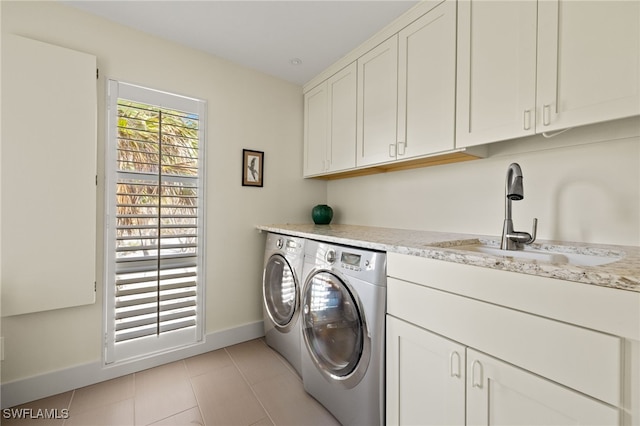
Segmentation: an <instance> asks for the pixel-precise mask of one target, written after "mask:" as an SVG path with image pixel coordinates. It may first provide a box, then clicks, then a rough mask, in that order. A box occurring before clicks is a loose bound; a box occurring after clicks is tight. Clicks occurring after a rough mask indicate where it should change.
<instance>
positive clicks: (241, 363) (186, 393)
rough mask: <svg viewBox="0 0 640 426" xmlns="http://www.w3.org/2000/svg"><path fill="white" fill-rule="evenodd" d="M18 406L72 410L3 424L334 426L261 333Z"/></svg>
mask: <svg viewBox="0 0 640 426" xmlns="http://www.w3.org/2000/svg"><path fill="white" fill-rule="evenodd" d="M17 408H27V409H29V408H31V409H32V411H31V413H32V414H33V416H34V417H36V414H37V410H38V409H43V410H44V409H48V410H52V409H58V413H62V410H63V409H67V410H69V411H68V413H69V417H68V418H67V419H58V420H56V419H53V420H47V419H42V418H39V419H20V420H18V419H4V418H3V419H1V421H2V425H3V426H26V425H34V426H48V425H60V426H124V425H155V426H182V425H184V426H187V425H189V426H194V425H223V426H227V425H228V426H235V425H246V426H249V425H255V426H267V425H275V426H279V425H292V426H313V425H322V426H332V425H339V423H338V421H337V420H336V419H335V418H334V417H333V416H332V415H331V414H330V413H329V412H328V411H327V410H325V409H324V407H323V406H322V405H320V404H319V403H318V402H317V401H316V400H315V399H313V398H312V397H311V396H309V395H308V394H307V393H305V391H304V388H303V386H302V380H301V379H300V377H299V376H298V375H297V374H296V373H295V372H294V370H293V369H292V367H291V366H290V365H289V364H288V363H287V361H286V360H285V359H284V358H282V357H281V356H280V355H279V354H278V353H277V352H275V351H273V350H272V349H271V348H270V347H268V346H267V345H266V343H265V342H264V339H256V340H251V341H249V342H245V343H241V344H238V345H234V346H230V347H227V348H224V349H220V350H217V351H213V352H208V353H205V354H202V355H198V356H195V357H192V358H187V359H185V360H182V361H176V362H173V363H170V364H166V365H162V366H160V367H156V368H152V369H149V370H145V371H141V372H139V373H135V374H130V375H128V376H124V377H120V378H117V379H113V380H109V381H106V382H102V383H98V384H95V385H92V386H87V387H85V388H81V389H76V390H74V391H70V392H66V393H63V394H60V395H55V396H52V397H50V398H46V399H42V400H38V401H33V402H31V403H28V404H25V405H22V406H20V407H17Z"/></svg>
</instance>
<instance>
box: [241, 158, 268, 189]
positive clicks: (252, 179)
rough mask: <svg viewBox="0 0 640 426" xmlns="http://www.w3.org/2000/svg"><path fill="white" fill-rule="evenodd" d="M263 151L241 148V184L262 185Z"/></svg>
mask: <svg viewBox="0 0 640 426" xmlns="http://www.w3.org/2000/svg"><path fill="white" fill-rule="evenodd" d="M263 177H264V152H263V151H255V150H252V149H243V150H242V186H257V187H262V186H263V185H264V181H263Z"/></svg>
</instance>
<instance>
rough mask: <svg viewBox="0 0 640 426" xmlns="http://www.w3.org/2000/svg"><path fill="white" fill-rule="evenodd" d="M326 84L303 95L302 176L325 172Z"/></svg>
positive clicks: (326, 133)
mask: <svg viewBox="0 0 640 426" xmlns="http://www.w3.org/2000/svg"><path fill="white" fill-rule="evenodd" d="M327 102H328V101H327V82H326V81H325V82H323V83H321V84H319V85H318V86H316V87H314V88H313V89H311V90H310V91H308V92H307V93H305V94H304V172H303V173H304V175H305V176H313V175H316V174H319V173H323V172H325V171H326V170H327V169H328V167H327V135H328V131H329V120H328V116H327V113H328V103H327Z"/></svg>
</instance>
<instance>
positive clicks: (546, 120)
mask: <svg viewBox="0 0 640 426" xmlns="http://www.w3.org/2000/svg"><path fill="white" fill-rule="evenodd" d="M542 124H543V125H544V126H548V125H549V124H551V105H549V104H546V105H544V106H543V107H542Z"/></svg>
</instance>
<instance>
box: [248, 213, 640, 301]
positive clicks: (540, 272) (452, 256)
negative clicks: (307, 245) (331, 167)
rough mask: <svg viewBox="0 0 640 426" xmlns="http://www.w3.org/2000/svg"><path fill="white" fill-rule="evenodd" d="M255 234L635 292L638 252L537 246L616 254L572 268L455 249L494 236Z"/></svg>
mask: <svg viewBox="0 0 640 426" xmlns="http://www.w3.org/2000/svg"><path fill="white" fill-rule="evenodd" d="M256 228H257V229H258V230H260V231H265V232H274V233H278V234H284V235H290V236H294V237H301V238H307V239H312V240H317V241H324V242H329V243H334V244H341V245H346V246H352V247H360V248H366V249H371V250H377V251H385V252H393V253H400V254H407V255H411V256H419V257H426V258H430V259H436V260H442V261H445V262H454V263H460V264H465V265H472V266H478V267H484V268H491V269H498V270H503V271H510V272H517V273H522V274H529V275H536V276H541V277H547V278H555V279H560V280H565V281H573V282H578V283H583V284H591V285H597V286H601V287H609V288H614V289H618V290H626V291H632V292H640V269H639V268H638V266H636V265H640V247H635V246H615V245H604V244H585V243H575V242H559V241H541V243H545V244H549V245H557V244H564V245H571V246H575V247H577V248H586V247H592V248H597V249H602V250H612V251H618V252H620V251H622V252H624V254H625V256H624V257H623V259H622V260H620V261H617V262H614V263H610V264H607V265H602V266H574V265H567V264H562V265H559V264H554V263H548V262H539V261H536V260H528V259H517V258H512V257H504V256H496V255H489V254H484V253H478V252H469V251H464V250H461V249H458V248H456V247H458V246H462V245H465V244H471V243H473V242H477V241H478V240H492V241H494V240H497V238H498V237H496V236H487V235H474V234H461V233H444V232H432V231H418V230H407V229H395V228H381V227H370V226H360V225H312V224H277V225H257V226H256Z"/></svg>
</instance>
